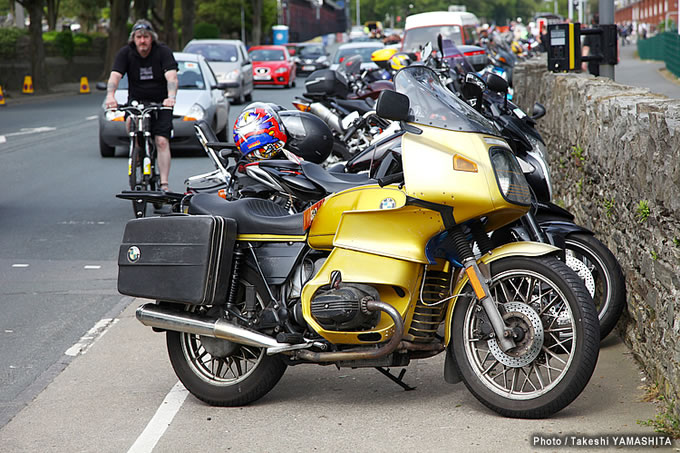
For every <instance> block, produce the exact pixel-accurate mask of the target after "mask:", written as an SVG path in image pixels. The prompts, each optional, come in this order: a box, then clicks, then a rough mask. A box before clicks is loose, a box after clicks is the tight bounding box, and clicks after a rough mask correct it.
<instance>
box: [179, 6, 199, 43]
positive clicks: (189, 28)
mask: <svg viewBox="0 0 680 453" xmlns="http://www.w3.org/2000/svg"><path fill="white" fill-rule="evenodd" d="M181 4H182V42H181V43H180V44H181V45H182V48H184V46H185V45H186V44H187V43H188V42H189V41H190V40H191V38H192V37H193V36H194V20H195V19H196V9H195V3H194V0H181Z"/></svg>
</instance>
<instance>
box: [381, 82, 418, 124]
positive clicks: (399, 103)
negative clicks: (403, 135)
mask: <svg viewBox="0 0 680 453" xmlns="http://www.w3.org/2000/svg"><path fill="white" fill-rule="evenodd" d="M410 105H411V104H410V102H409V100H408V96H406V95H403V94H401V93H397V92H396V91H392V90H383V91H381V92H380V96H378V102H377V104H376V108H375V111H376V113H377V114H378V116H380V117H382V118H385V119H386V120H392V121H408V117H409V115H408V112H409V108H410Z"/></svg>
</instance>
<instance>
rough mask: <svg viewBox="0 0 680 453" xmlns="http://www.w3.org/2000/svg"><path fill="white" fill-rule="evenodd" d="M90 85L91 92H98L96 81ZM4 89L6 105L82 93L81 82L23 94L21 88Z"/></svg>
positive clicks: (61, 84)
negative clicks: (47, 91) (45, 91)
mask: <svg viewBox="0 0 680 453" xmlns="http://www.w3.org/2000/svg"><path fill="white" fill-rule="evenodd" d="M89 86H90V94H92V93H96V92H97V89H96V88H95V82H89ZM2 91H3V94H4V96H5V105H4V107H8V106H12V105H22V104H30V103H32V102H40V101H48V100H51V99H59V98H61V97H64V96H71V95H75V94H80V83H79V82H71V83H60V84H57V85H54V86H52V87H50V91H49V93H33V94H23V93H22V92H21V90H5V88H4V87H3V89H2ZM102 93H103V92H102ZM84 95H86V94H84ZM2 107H3V106H0V108H2ZM0 111H1V110H0Z"/></svg>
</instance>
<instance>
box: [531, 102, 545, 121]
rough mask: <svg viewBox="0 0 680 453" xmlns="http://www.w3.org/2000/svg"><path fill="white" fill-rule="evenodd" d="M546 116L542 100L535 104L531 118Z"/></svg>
mask: <svg viewBox="0 0 680 453" xmlns="http://www.w3.org/2000/svg"><path fill="white" fill-rule="evenodd" d="M544 116H545V107H544V106H543V104H541V103H540V102H536V103H535V104H534V110H533V112H531V119H532V120H537V119H539V118H543V117H544Z"/></svg>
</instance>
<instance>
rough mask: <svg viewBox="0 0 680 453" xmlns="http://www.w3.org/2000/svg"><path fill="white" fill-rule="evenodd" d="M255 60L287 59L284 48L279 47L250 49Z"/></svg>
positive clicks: (251, 56)
mask: <svg viewBox="0 0 680 453" xmlns="http://www.w3.org/2000/svg"><path fill="white" fill-rule="evenodd" d="M250 58H252V59H253V61H283V60H285V59H286V56H285V54H284V53H283V50H278V49H255V50H251V51H250Z"/></svg>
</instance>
